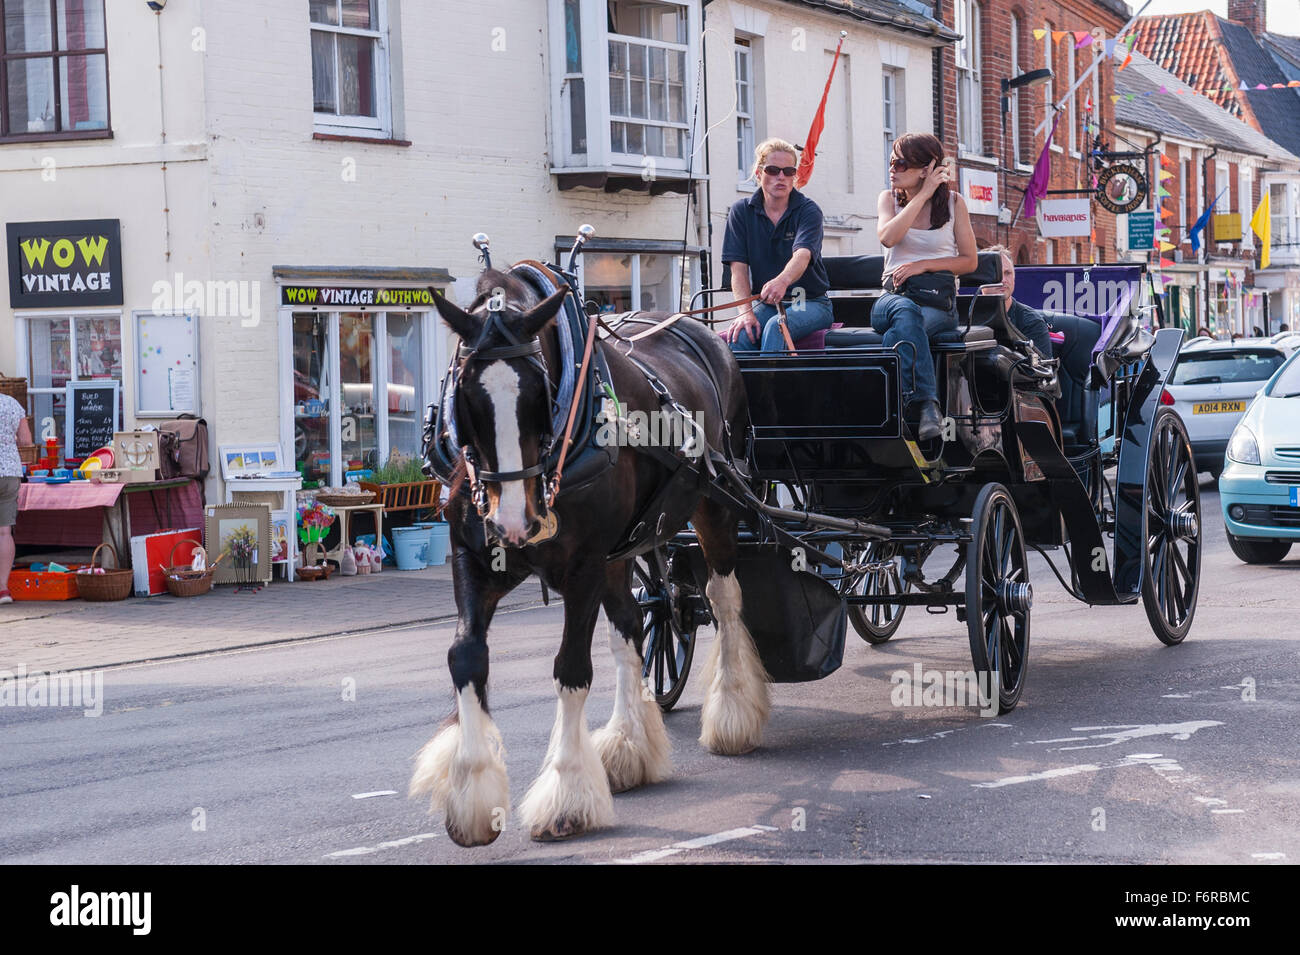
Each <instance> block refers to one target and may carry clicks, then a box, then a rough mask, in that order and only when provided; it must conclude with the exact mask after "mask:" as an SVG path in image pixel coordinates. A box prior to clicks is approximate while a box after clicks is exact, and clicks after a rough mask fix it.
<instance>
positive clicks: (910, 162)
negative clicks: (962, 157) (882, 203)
mask: <svg viewBox="0 0 1300 955" xmlns="http://www.w3.org/2000/svg"><path fill="white" fill-rule="evenodd" d="M891 156H892V157H897V158H898V159H901V160H903V162H905V163H907V167H908V168H909V169H924V168H925V167H926V166H928V165H930V163H932V162H933V163H934V168H935V169H936V170H938V168H939V166H940V165H941V164H942V163H943V143H941V142H939V140H938V138H937V137H935V136H931V135H930V134H929V133H905V134H903V135H902V136H899V137H898V139H896V140H894V149H893V151H892V153H891ZM894 201H895V202H896V203H898V208H900V209H901V208H903V206H905V205H907V196H906V195H905V194H904V193H903V191H902V190H901V189H895V190H894ZM948 218H949V210H948V184H947V183H944V184H943V185H941V186H940V187H939V188H938V189H936V190H934V195H933V196H931V197H930V228H931V229H939V228H942V227H943V226H945V225H947V223H948Z"/></svg>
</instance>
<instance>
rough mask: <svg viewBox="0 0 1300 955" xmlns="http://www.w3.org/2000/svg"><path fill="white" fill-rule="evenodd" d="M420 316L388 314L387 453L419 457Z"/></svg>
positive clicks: (422, 399)
mask: <svg viewBox="0 0 1300 955" xmlns="http://www.w3.org/2000/svg"><path fill="white" fill-rule="evenodd" d="M420 319H421V316H420V315H419V314H412V313H409V312H390V313H389V314H388V450H389V454H390V455H392V454H401V455H403V456H404V457H412V458H413V457H418V456H419V454H420V451H421V442H422V440H423V436H424V435H423V426H424V422H423V419H422V416H423V414H424V406H425V397H424V386H423V377H424V376H423V374H422V373H421V369H422V367H423V356H424V351H423V349H422V347H421V346H422V345H423V336H422V334H421V324H422V323H421V320H420Z"/></svg>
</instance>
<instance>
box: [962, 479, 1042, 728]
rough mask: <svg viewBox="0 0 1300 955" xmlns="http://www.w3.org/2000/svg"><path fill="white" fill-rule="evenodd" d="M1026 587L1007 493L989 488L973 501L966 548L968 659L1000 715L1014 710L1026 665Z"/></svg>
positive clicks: (1030, 594) (1029, 598)
mask: <svg viewBox="0 0 1300 955" xmlns="http://www.w3.org/2000/svg"><path fill="white" fill-rule="evenodd" d="M1033 602H1034V591H1033V588H1032V587H1031V586H1030V584H1029V565H1028V563H1027V562H1026V559H1025V541H1024V535H1023V534H1022V533H1021V530H1020V517H1019V515H1018V514H1017V513H1016V504H1015V501H1013V500H1012V498H1011V493H1010V492H1009V491H1008V490H1007V489H1006V488H1005V487H1003V486H1002V485H1001V484H987V485H985V486H984V489H983V490H982V491H980V493H979V497H977V498H976V499H975V511H974V514H973V515H972V520H971V541H970V543H969V544H967V545H966V629H967V631H968V632H969V635H970V650H971V659H972V660H973V661H974V663H975V673H976V676H977V677H978V678H979V681H980V698H981V704H982V705H987V704H988V703H991V702H992V701H991V699H985V688H986V687H987V688H989V689H990V690H991V689H992V687H994V686H996V687H997V688H998V690H997V693H998V712H999V713H1006V712H1009V711H1010V710H1012V709H1014V708H1015V705H1016V703H1018V702H1019V700H1020V694H1021V693H1022V692H1023V691H1024V688H1025V673H1026V671H1027V669H1028V664H1029V611H1030V607H1031V606H1032V605H1033Z"/></svg>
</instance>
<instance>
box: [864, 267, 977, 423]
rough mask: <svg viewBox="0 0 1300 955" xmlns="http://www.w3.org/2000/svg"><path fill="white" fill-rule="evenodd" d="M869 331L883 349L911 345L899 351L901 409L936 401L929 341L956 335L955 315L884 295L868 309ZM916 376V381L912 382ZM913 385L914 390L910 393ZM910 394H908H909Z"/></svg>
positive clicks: (890, 295) (898, 297)
mask: <svg viewBox="0 0 1300 955" xmlns="http://www.w3.org/2000/svg"><path fill="white" fill-rule="evenodd" d="M871 327H872V328H873V329H875V330H876V331H877V332H879V333H880V334H881V335H883V336H884V338H885V345H887V346H889V347H893V346H894V345H896V344H898V343H899V342H910V343H911V345H910V346H909V345H907V344H904V345H903V346H902V347H901V348H899V349H898V368H899V373H900V374H901V375H902V379H903V406H904V407H906V406H907V404H908V403H909V402H912V401H937V400H938V397H939V396H938V391H937V386H936V385H935V381H934V358H933V357H932V356H931V354H930V338H931V336H933V335H938V334H940V333H942V332H950V331H955V330H956V328H957V314H956V312H942V311H940V310H939V309H937V308H928V307H927V308H922V307H921V306H920V305H917V304H916V303H915V302H913V301H912V300H911V299H910V298H908V297H907V296H906V295H898V294H896V293H894V292H887V293H886V294H884V295H882V296H881V297H880V298H878V299H876V304H875V306H873V307H872V309H871ZM913 375H915V378H913ZM913 381H915V390H914V391H911V389H912V387H913ZM909 391H910V393H909Z"/></svg>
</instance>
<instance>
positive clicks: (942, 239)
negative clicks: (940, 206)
mask: <svg viewBox="0 0 1300 955" xmlns="http://www.w3.org/2000/svg"><path fill="white" fill-rule="evenodd" d="M955 203H956V193H954V192H952V191H951V190H950V191H949V193H948V221H947V222H945V223H944V224H943V226H942V227H941V228H938V229H928V228H924V229H923V228H918V227H916V226H913V227H912V228H911V229H908V230H907V234H906V235H904V236H903V240H902V241H901V242H899V243H898V244H897V245H895V246H893V247H892V248H888V249H885V274H886V275H888V274H889V273H890V272H892V271H893V270H894V269H896V268H898V267H899V266H900V265H904V264H905V263H907V262H919V261H920V260H922V259H947V258H955V257H956V256H957V255H958V252H957V236H956V234H955V233H954V232H953V227H952V223H953V218H954V217H955V215H956V211H957V210H956V208H955ZM894 214H895V215H897V214H898V200H897V199H895V200H894ZM922 216H923V217H924V219H925V221H926V223H927V224H928V223H929V218H930V217H929V216H928V215H926V214H925V213H922Z"/></svg>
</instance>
